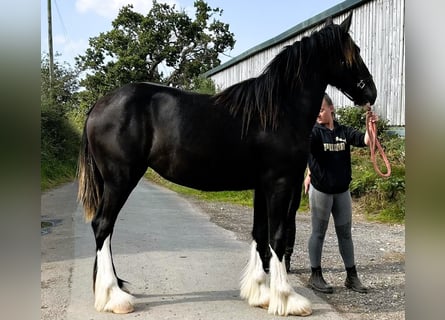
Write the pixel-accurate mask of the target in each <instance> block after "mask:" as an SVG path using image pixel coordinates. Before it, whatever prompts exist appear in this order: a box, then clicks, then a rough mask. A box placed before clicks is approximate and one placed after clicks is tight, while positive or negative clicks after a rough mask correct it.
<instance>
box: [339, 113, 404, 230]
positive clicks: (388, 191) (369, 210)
mask: <svg viewBox="0 0 445 320" xmlns="http://www.w3.org/2000/svg"><path fill="white" fill-rule="evenodd" d="M336 113H337V116H338V118H339V121H340V122H341V123H342V124H345V125H348V126H352V127H354V128H358V129H360V130H362V131H364V130H365V113H364V111H363V109H362V108H357V107H345V108H338V109H337V112H336ZM387 129H388V125H387V121H386V120H381V119H379V121H378V122H377V134H378V139H379V141H380V144H381V145H382V147H383V149H384V151H385V154H386V156H387V158H388V160H389V162H390V164H391V176H390V177H388V178H382V177H380V176H379V175H378V174H377V173H376V172H375V170H374V167H373V165H372V162H371V160H370V151H369V148H353V149H352V154H351V157H352V182H351V185H350V190H351V194H352V196H353V197H354V198H355V201H357V202H359V204H360V205H359V207H360V208H361V210H363V212H364V213H365V214H366V215H367V217H368V218H369V219H370V220H377V221H382V222H397V223H401V222H404V220H405V140H404V139H403V138H401V137H397V136H394V135H388V134H387V133H386V130H387ZM377 163H378V166H379V168H380V170H381V171H382V172H386V168H385V166H384V163H383V161H382V159H381V157H380V155H379V154H377Z"/></svg>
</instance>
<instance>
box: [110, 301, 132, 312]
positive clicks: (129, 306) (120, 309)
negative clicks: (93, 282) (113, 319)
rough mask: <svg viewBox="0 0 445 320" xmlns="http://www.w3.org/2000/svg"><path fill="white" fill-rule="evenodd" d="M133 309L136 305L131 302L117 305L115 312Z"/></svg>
mask: <svg viewBox="0 0 445 320" xmlns="http://www.w3.org/2000/svg"><path fill="white" fill-rule="evenodd" d="M133 311H134V307H133V305H132V304H130V303H127V304H125V305H120V306H117V307H116V308H114V309H113V313H118V314H125V313H131V312H133Z"/></svg>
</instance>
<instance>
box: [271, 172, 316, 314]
mask: <svg viewBox="0 0 445 320" xmlns="http://www.w3.org/2000/svg"><path fill="white" fill-rule="evenodd" d="M292 190H293V188H292V186H291V185H289V184H287V183H285V182H283V181H281V182H279V183H276V184H274V186H273V187H272V188H271V189H270V192H269V193H268V196H267V199H268V206H267V207H268V216H269V242H270V250H271V254H272V256H271V258H270V301H269V309H268V312H269V313H271V314H274V315H280V316H287V315H297V316H307V315H310V314H312V306H311V303H310V301H309V300H308V299H306V298H305V297H303V296H301V295H299V294H297V293H296V292H295V290H294V289H293V288H292V286H291V285H290V283H289V280H288V278H287V272H286V266H285V261H284V253H285V248H286V230H287V226H286V223H287V221H288V212H289V208H290V207H291V198H292Z"/></svg>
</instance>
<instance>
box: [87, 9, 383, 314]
mask: <svg viewBox="0 0 445 320" xmlns="http://www.w3.org/2000/svg"><path fill="white" fill-rule="evenodd" d="M351 18H352V14H351V15H349V17H348V18H346V19H345V21H343V23H342V24H341V25H335V24H333V23H332V20H331V19H329V21H328V22H326V25H325V26H324V27H323V28H322V29H321V30H319V31H317V32H314V33H313V34H312V35H311V36H309V37H305V38H303V39H301V40H300V41H296V42H295V43H293V44H292V45H289V46H287V47H285V48H284V49H283V50H282V51H281V52H280V53H279V54H278V55H277V56H276V57H275V58H274V59H273V60H272V61H271V62H270V63H269V65H268V66H267V67H266V68H265V70H264V71H263V72H262V73H261V74H260V75H259V76H258V77H256V78H252V79H248V80H246V81H243V82H241V83H238V84H235V85H233V86H231V87H229V88H227V89H225V90H224V91H222V92H220V93H218V94H216V95H214V96H211V95H203V94H197V93H191V92H184V91H182V90H179V89H175V88H171V87H166V86H161V85H157V84H152V83H132V84H128V85H125V86H123V87H121V88H119V89H116V90H114V91H113V92H111V93H109V94H107V95H106V96H104V97H102V98H101V99H99V100H98V101H97V102H96V104H95V105H94V106H93V107H92V108H91V110H90V111H89V114H88V118H87V120H86V123H85V127H84V132H83V139H82V147H81V152H80V157H79V199H80V201H81V202H82V203H83V205H84V208H85V217H86V218H87V219H92V228H93V230H94V236H95V239H96V260H95V264H94V277H93V288H94V291H95V307H96V309H97V310H99V311H112V312H116V313H127V312H131V311H132V310H133V296H131V295H130V294H129V293H127V290H125V288H123V284H124V283H123V281H122V280H121V279H119V278H118V277H117V275H116V271H115V268H114V265H113V259H112V254H111V244H110V241H111V237H112V234H113V228H114V224H115V222H116V218H117V216H118V214H119V211H120V210H121V208H122V206H123V205H124V203H125V201H126V200H127V198H128V196H129V195H130V193H131V192H132V190H133V188H134V187H135V186H136V185H137V183H138V181H139V180H140V179H141V177H142V176H143V174H144V173H145V171H146V170H147V168H148V167H151V168H153V169H154V170H155V171H156V172H158V173H159V174H160V175H162V176H163V177H164V178H166V179H168V180H170V181H173V182H175V183H178V184H181V185H185V186H188V187H192V188H196V189H200V190H212V191H218V190H243V189H254V190H255V198H254V224H253V231H252V236H253V239H254V241H253V243H252V249H251V256H250V260H249V262H248V264H247V266H246V268H245V272H244V274H243V276H242V279H241V297H242V298H244V299H246V300H247V301H248V303H249V304H250V305H252V306H261V307H267V308H268V310H269V313H272V314H279V315H288V314H292V315H308V314H311V313H312V308H311V304H310V302H309V301H308V300H307V299H306V298H304V297H302V296H300V295H298V294H297V293H296V292H295V291H294V290H293V288H292V287H291V286H290V285H289V283H288V280H287V275H286V269H285V263H284V259H283V256H284V254H285V248H286V241H287V238H288V236H287V232H286V230H287V229H290V230H292V224H295V220H294V219H295V212H296V210H297V208H298V206H299V203H300V195H301V188H302V182H303V175H304V171H305V168H306V161H307V157H308V152H309V138H310V133H311V129H312V126H313V124H314V123H315V120H316V117H317V114H318V112H319V110H320V106H321V102H322V98H323V94H324V92H325V89H326V87H327V85H328V84H331V85H333V86H336V87H337V88H339V89H340V90H342V91H343V92H344V93H345V94H346V95H347V96H348V97H350V98H351V99H352V100H353V101H354V103H356V104H358V105H364V104H366V103H370V104H373V103H374V102H375V99H376V95H377V93H376V88H375V85H374V82H373V80H372V76H371V74H370V73H369V71H368V69H367V67H366V65H365V64H364V63H363V61H362V58H361V57H360V53H359V48H358V47H357V46H356V45H355V43H354V42H353V40H352V39H351V37H350V36H349V34H348V31H349V27H350V24H351ZM290 236H291V237H292V236H293V235H292V232H291V235H290ZM291 242H293V238H292V241H291ZM267 271H269V273H270V287H269V286H268V285H267V282H266V272H267ZM122 289H124V290H122Z"/></svg>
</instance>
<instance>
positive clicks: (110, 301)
mask: <svg viewBox="0 0 445 320" xmlns="http://www.w3.org/2000/svg"><path fill="white" fill-rule="evenodd" d="M94 288H95V289H94V295H95V303H94V306H95V308H96V310H97V311H111V312H114V313H129V312H132V311H133V309H134V308H133V300H134V297H133V296H132V295H131V294H128V293H126V292H124V291H122V290H121V288H119V285H118V284H117V279H116V276H115V274H114V270H113V264H112V258H111V251H110V236H108V237H107V238H106V239H105V241H104V243H103V245H102V249H101V250H99V251H97V273H96V283H95V286H94Z"/></svg>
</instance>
